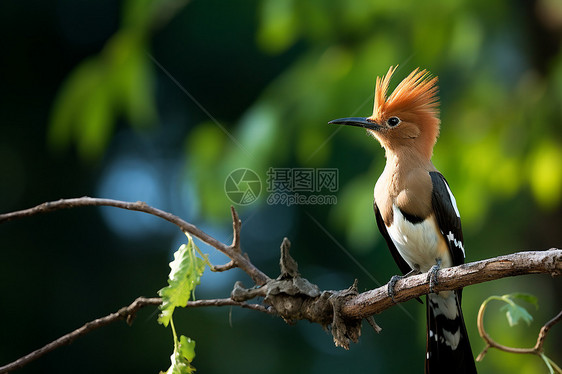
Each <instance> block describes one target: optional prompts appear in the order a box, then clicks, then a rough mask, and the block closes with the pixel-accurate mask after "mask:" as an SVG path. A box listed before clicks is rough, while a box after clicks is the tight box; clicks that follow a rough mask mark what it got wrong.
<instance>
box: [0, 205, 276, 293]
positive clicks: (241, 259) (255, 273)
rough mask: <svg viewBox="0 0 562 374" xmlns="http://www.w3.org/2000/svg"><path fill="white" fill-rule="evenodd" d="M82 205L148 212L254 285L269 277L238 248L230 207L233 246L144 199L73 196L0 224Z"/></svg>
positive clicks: (8, 216) (235, 221) (11, 215)
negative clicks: (221, 258)
mask: <svg viewBox="0 0 562 374" xmlns="http://www.w3.org/2000/svg"><path fill="white" fill-rule="evenodd" d="M85 206H112V207H115V208H121V209H126V210H135V211H138V212H143V213H148V214H151V215H153V216H156V217H159V218H162V219H164V220H166V221H168V222H171V223H173V224H174V225H176V226H178V227H179V228H180V229H181V230H182V231H184V232H188V233H189V234H191V235H193V236H195V237H197V238H198V239H200V240H201V241H203V242H205V243H207V244H209V245H210V246H212V247H214V248H216V249H218V250H219V251H221V252H222V253H224V254H225V255H227V256H228V257H230V258H231V259H232V261H233V264H234V266H236V267H239V268H240V269H242V270H243V271H244V272H246V273H247V274H248V275H249V276H250V277H251V278H252V280H253V281H254V282H255V283H256V284H257V285H262V284H265V282H267V281H268V280H269V277H268V276H267V275H265V274H264V273H263V272H262V271H261V270H259V269H258V268H256V267H255V266H254V265H253V264H252V263H251V262H250V260H249V259H248V258H247V257H246V256H244V254H243V253H242V251H241V250H240V226H241V223H240V220H239V218H238V214H237V213H236V211H235V210H234V208H232V219H233V229H234V235H233V236H234V240H233V242H232V245H226V244H224V243H222V242H220V241H218V240H217V239H215V238H213V237H212V236H210V235H209V234H207V233H205V232H204V231H203V230H200V229H199V228H197V227H196V226H195V225H192V224H191V223H189V222H186V221H184V220H183V219H181V218H179V217H178V216H175V215H173V214H171V213H168V212H165V211H163V210H160V209H157V208H153V207H151V206H150V205H148V204H146V203H145V202H143V201H137V202H126V201H119V200H112V199H98V198H92V197H87V196H84V197H79V198H75V199H60V200H57V201H50V202H46V203H43V204H40V205H37V206H35V207H33V208H29V209H25V210H19V211H16V212H11V213H6V214H1V215H0V223H4V222H8V221H12V220H14V219H17V218H24V217H30V216H34V215H36V214H39V213H48V212H53V211H55V210H61V209H70V208H78V207H85Z"/></svg>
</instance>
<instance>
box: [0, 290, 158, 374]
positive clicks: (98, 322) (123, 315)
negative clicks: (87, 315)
mask: <svg viewBox="0 0 562 374" xmlns="http://www.w3.org/2000/svg"><path fill="white" fill-rule="evenodd" d="M161 302H162V300H161V299H160V298H158V297H157V298H150V299H147V298H144V297H139V298H137V299H136V300H135V301H133V303H131V305H129V306H127V307H124V308H121V309H119V310H118V311H117V312H115V313H111V314H110V315H107V316H105V317H102V318H98V319H95V320H93V321H91V322H88V323H86V324H84V325H83V326H82V327H80V328H78V329H76V330H74V331H72V332H70V333H68V334H66V335H63V336H61V337H60V338H58V339H57V340H55V341H53V342H51V343H49V344H47V345H45V346H43V347H41V348H39V349H37V350H35V351H33V352H31V353H30V354H28V355H25V356H23V357H21V358H19V359H17V360H16V361H14V362H12V363H9V364H7V365H4V366H2V367H0V373H7V372H9V371H12V370H16V369H19V368H21V367H23V366H24V365H26V364H28V363H30V362H31V361H34V360H36V359H38V358H39V357H41V356H43V355H44V354H46V353H48V352H51V351H52V350H54V349H56V348H59V347H60V346H63V345H67V344H70V343H72V342H73V341H74V340H75V339H76V338H78V337H80V336H82V335H85V334H87V333H89V332H90V331H92V330H95V329H98V328H100V327H103V326H106V325H108V324H110V323H112V322H115V321H118V320H123V319H125V320H128V321H131V320H132V317H133V316H134V315H135V313H136V312H137V310H139V309H140V308H142V307H144V306H147V305H160V303H161Z"/></svg>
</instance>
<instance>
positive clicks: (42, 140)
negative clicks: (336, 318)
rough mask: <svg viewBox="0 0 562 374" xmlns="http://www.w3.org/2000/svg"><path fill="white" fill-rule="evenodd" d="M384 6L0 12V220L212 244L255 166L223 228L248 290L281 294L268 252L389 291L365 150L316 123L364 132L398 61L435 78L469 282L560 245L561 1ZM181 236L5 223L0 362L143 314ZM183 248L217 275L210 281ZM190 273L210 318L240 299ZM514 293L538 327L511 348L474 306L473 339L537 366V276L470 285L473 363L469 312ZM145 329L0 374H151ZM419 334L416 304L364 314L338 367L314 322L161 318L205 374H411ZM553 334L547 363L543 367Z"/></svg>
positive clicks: (548, 291)
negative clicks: (15, 216) (47, 204)
mask: <svg viewBox="0 0 562 374" xmlns="http://www.w3.org/2000/svg"><path fill="white" fill-rule="evenodd" d="M392 3H393V4H388V2H375V1H373V2H368V1H326V2H321V1H307V2H298V1H292V0H264V1H228V2H221V1H216V0H208V1H201V0H194V1H192V2H188V3H184V2H181V1H173V0H161V1H133V0H131V1H124V2H111V1H70V0H66V1H62V0H61V1H20V2H2V3H1V5H0V25H1V26H0V28H1V32H2V43H1V46H2V48H1V58H0V64H1V65H0V114H1V118H0V212H9V211H13V210H18V209H24V208H28V207H31V206H34V205H36V204H39V203H42V202H44V201H50V200H56V199H59V198H68V197H79V196H83V195H89V196H96V197H109V198H116V199H123V200H127V201H136V200H143V201H146V202H147V203H148V204H151V205H153V206H156V207H158V208H161V209H164V210H166V211H169V212H172V213H174V214H177V215H179V216H181V217H182V218H184V219H186V220H187V221H189V222H192V223H194V224H196V225H197V226H198V227H200V228H202V229H203V230H205V231H206V232H208V233H210V234H211V235H213V236H215V237H217V238H218V239H220V240H222V241H224V242H230V240H231V223H230V214H229V206H230V205H231V204H232V202H231V201H229V200H228V198H227V196H226V194H225V191H224V181H225V179H226V178H227V176H228V175H229V173H230V172H231V171H233V170H235V169H238V168H250V169H252V170H254V171H255V172H256V173H257V174H258V175H259V176H260V179H261V181H262V193H261V195H260V197H259V199H258V200H257V201H256V202H254V203H253V204H250V205H247V206H239V207H237V208H238V210H239V212H240V215H241V218H242V220H243V222H244V224H243V228H242V244H243V250H244V251H245V252H247V253H248V254H249V256H250V258H251V259H252V261H253V262H254V263H255V264H256V265H257V266H258V267H259V268H260V269H262V270H263V271H265V272H266V273H267V274H268V275H270V276H272V277H275V276H276V275H277V274H278V271H279V270H278V248H279V245H280V244H281V240H282V238H283V237H284V236H287V237H289V238H290V240H291V241H292V243H293V247H292V254H293V256H294V257H295V259H296V260H297V261H298V262H299V266H300V268H299V269H300V272H301V273H302V274H303V276H305V277H307V278H308V279H310V280H311V281H312V282H314V283H316V284H318V285H319V286H320V287H321V288H323V289H343V288H347V287H348V286H349V285H350V284H351V283H352V282H353V280H354V279H355V278H357V279H358V280H359V287H360V290H361V291H363V290H367V289H371V288H374V287H377V286H378V285H380V284H384V283H386V281H387V280H388V279H389V278H390V276H392V275H393V274H395V273H397V271H398V269H397V268H396V266H395V265H394V264H393V262H392V260H391V257H390V256H389V253H388V251H387V249H386V248H385V245H384V242H383V241H382V240H381V237H380V235H379V234H378V231H377V230H376V228H375V222H374V217H373V213H372V188H373V185H374V183H375V181H376V179H377V178H378V175H379V174H380V172H381V171H382V168H383V166H384V155H383V151H382V150H381V149H380V147H379V145H378V144H377V143H376V142H375V141H374V140H373V139H372V138H370V137H367V136H365V134H364V133H363V131H361V130H358V129H351V128H345V129H341V130H340V129H337V128H333V127H330V126H328V125H327V122H328V121H329V120H331V119H334V118H338V117H346V116H352V115H357V116H359V115H361V116H365V115H369V114H370V112H371V108H372V91H373V86H374V81H375V77H376V76H377V75H379V76H380V75H383V74H384V73H386V71H387V70H388V67H389V66H390V65H396V64H400V67H399V69H398V70H397V72H396V76H395V79H394V80H393V83H392V84H391V85H392V86H394V85H396V84H397V83H398V81H399V80H400V79H402V78H403V77H404V76H406V75H407V74H408V73H409V72H410V71H411V70H413V69H414V68H416V67H418V66H420V67H422V68H427V69H429V70H430V71H431V72H432V73H433V74H434V75H438V76H439V78H440V93H441V101H442V106H441V109H442V115H441V118H442V129H441V136H440V140H439V142H438V144H437V146H436V148H435V154H434V158H433V160H434V163H435V165H436V166H437V167H438V168H439V169H440V170H441V171H442V172H443V174H444V175H446V176H447V179H448V181H449V183H450V185H451V187H452V190H453V191H454V193H455V196H456V198H457V202H458V205H459V209H460V211H461V215H462V217H463V227H464V233H465V241H466V245H465V247H466V248H467V261H474V260H478V259H483V258H488V257H494V256H498V255H502V254H508V253H512V252H516V251H521V250H544V249H548V248H551V247H558V248H560V247H561V245H562V213H561V210H560V206H561V204H562V148H561V145H562V137H561V135H562V132H561V124H562V122H561V119H562V118H561V117H562V110H561V108H562V105H561V103H562V54H561V49H560V44H561V35H562V7H561V6H560V3H559V2H558V1H555V0H537V1H514V2H508V1H498V2H489V1H487V0H486V1H455V2H451V1H429V2H416V1H405V2H400V3H399V4H398V2H392ZM394 3H396V4H394ZM232 139H235V140H236V141H233V140H232ZM270 167H273V168H294V167H307V168H321V167H326V168H337V169H338V172H339V184H338V191H337V192H335V193H331V192H326V191H323V192H322V194H333V195H335V196H336V197H337V204H331V205H318V204H316V205H310V204H309V205H298V206H297V205H294V206H290V207H288V206H284V205H279V204H277V205H269V204H267V201H266V199H267V196H268V192H267V191H265V188H266V186H267V182H266V181H267V175H266V172H267V170H268V169H269V168H270ZM311 194H312V193H308V194H307V193H304V195H311ZM326 232H329V233H330V235H327V234H326ZM182 235H183V234H181V232H179V231H178V230H177V229H176V228H175V227H173V226H172V225H170V224H166V223H163V222H160V221H158V220H157V219H155V218H152V217H148V216H145V215H143V214H141V213H134V212H122V211H119V210H116V209H111V208H107V209H97V208H81V209H75V210H67V211H58V212H54V213H50V214H47V215H39V216H35V217H31V218H26V219H22V220H18V221H13V222H9V223H5V224H2V225H0V292H1V294H2V302H1V307H0V364H2V365H3V364H5V363H8V362H11V361H13V360H15V359H17V358H18V357H20V356H22V355H24V354H26V353H28V352H30V351H32V350H34V349H36V348H39V347H41V346H43V345H44V344H46V343H48V342H50V341H52V340H54V339H56V338H57V337H59V336H61V335H62V334H65V333H67V332H69V331H71V330H73V329H75V328H77V327H79V326H81V325H82V324H83V323H85V322H86V321H89V320H92V319H95V318H98V317H101V316H103V315H107V314H109V313H111V312H113V311H116V310H117V309H119V308H120V307H122V306H124V305H128V304H129V303H130V302H132V301H133V300H134V299H135V298H136V297H137V296H141V295H143V296H155V295H156V293H157V291H158V290H159V289H160V288H162V287H164V286H165V285H166V277H167V275H168V272H169V267H168V263H169V262H170V261H171V259H172V253H173V251H174V250H175V249H177V248H178V246H179V245H180V244H181V243H183V242H184V241H185V238H182ZM200 248H201V249H202V251H204V252H206V253H209V254H210V258H211V262H212V263H214V264H221V263H224V262H226V261H227V260H226V259H225V258H224V256H221V255H219V254H217V253H216V251H215V250H214V249H212V248H210V247H208V246H206V245H204V244H202V243H201V244H200ZM348 254H349V255H348ZM358 264H360V265H361V266H358ZM362 268H364V269H366V271H364V270H363V269H362ZM207 273H208V274H205V275H204V277H203V280H202V284H201V285H200V286H199V287H198V288H197V290H196V296H197V298H212V297H227V296H228V295H229V293H230V290H231V289H232V285H233V283H234V281H236V280H242V281H244V282H245V283H246V285H248V286H249V285H250V281H249V278H248V277H247V276H245V275H244V274H242V273H241V272H240V271H231V272H228V273H224V274H211V273H210V272H209V271H208V270H207ZM510 292H528V293H532V294H534V295H536V296H537V297H538V298H539V305H540V308H539V309H538V310H535V308H534V307H533V306H530V305H526V306H527V307H528V308H529V310H530V312H531V313H532V314H533V316H534V318H535V320H534V322H533V323H532V324H531V325H530V326H529V327H527V326H525V325H524V324H522V325H518V326H516V327H514V328H509V327H508V326H507V323H506V320H505V316H504V314H503V313H502V312H500V311H498V310H497V308H495V307H494V306H492V307H491V308H490V310H489V311H488V313H487V315H486V321H487V328H489V330H490V333H491V334H492V335H493V336H494V337H496V338H497V340H498V341H500V342H502V343H505V344H511V345H514V346H522V347H526V346H532V345H534V340H535V338H536V334H537V332H538V330H539V328H540V327H541V326H542V325H543V324H544V323H545V322H546V321H547V320H549V319H550V318H552V317H553V316H554V315H555V314H556V313H557V312H558V311H559V310H560V307H561V305H562V303H561V301H560V281H559V280H558V279H553V278H551V277H549V276H546V275H542V276H523V277H517V278H509V279H503V280H500V281H495V282H490V283H486V284H481V285H476V286H472V287H469V288H467V289H466V290H465V291H464V298H463V305H464V308H463V309H464V311H465V320H466V321H467V325H468V330H469V333H470V336H471V342H472V346H473V350H474V353H475V354H477V353H479V351H480V350H481V349H482V348H483V343H482V341H481V340H480V338H479V337H478V334H477V331H476V323H475V319H476V314H477V312H478V308H479V305H480V304H481V302H482V301H483V300H484V299H485V298H487V297H488V296H490V295H502V294H506V293H510ZM498 305H499V303H498ZM157 313H158V312H157V310H156V308H145V309H144V310H142V311H141V312H139V313H138V316H137V318H136V320H135V322H134V324H133V325H132V326H131V327H129V326H127V325H126V324H125V323H115V324H113V325H111V326H108V327H105V328H103V329H101V330H98V331H95V332H93V333H91V334H88V335H87V336H86V337H83V338H80V339H79V340H77V341H75V342H74V343H72V345H70V346H66V347H63V348H60V349H58V350H56V351H55V352H53V353H50V354H48V355H46V356H44V357H43V358H41V359H39V360H37V361H36V362H34V363H32V364H30V365H28V366H26V367H25V368H24V369H22V370H20V371H19V372H21V373H26V372H27V373H32V372H58V373H64V372H76V371H79V372H84V373H87V372H92V373H94V372H118V371H124V372H149V373H156V372H158V371H159V370H166V368H167V367H168V366H169V356H170V354H171V352H172V349H173V347H172V339H171V331H170V330H169V329H166V328H164V327H162V326H160V325H159V324H158V323H157V322H156V318H157ZM424 313H425V307H424V306H421V305H419V304H417V303H416V302H409V303H406V304H404V306H403V308H398V307H395V308H392V309H390V310H387V311H385V312H384V313H383V314H381V315H379V316H376V320H377V322H378V323H379V324H380V325H381V326H382V327H383V332H382V333H381V334H380V335H376V334H375V333H374V332H373V331H372V330H371V329H370V328H369V327H368V326H365V329H364V331H363V335H362V337H361V339H360V341H359V343H358V344H353V345H352V347H351V349H350V350H349V351H344V350H343V349H341V348H335V347H334V346H333V343H332V341H331V337H330V335H329V334H328V333H326V332H324V331H322V329H321V328H320V327H319V326H317V325H312V324H309V323H307V322H299V323H297V324H296V325H295V326H288V325H286V324H285V323H284V322H283V321H282V320H281V319H279V318H273V317H270V316H266V315H262V314H260V313H258V312H253V311H246V310H240V309H237V308H208V309H203V310H202V309H198V310H178V311H177V312H176V314H175V316H174V317H175V318H174V321H175V323H176V328H177V330H178V332H179V333H180V334H184V335H187V336H189V337H191V338H192V339H194V340H195V341H196V342H197V346H196V354H197V356H196V358H195V361H194V366H195V367H196V368H197V369H198V372H201V373H206V372H222V371H229V372H237V373H238V372H239V373H254V372H255V373H263V372H269V373H281V372H287V371H292V372H306V373H321V372H335V371H337V372H341V371H345V372H365V371H370V372H377V373H387V372H421V370H422V365H423V359H424V346H425V327H424V325H425V315H424ZM558 330H559V327H558V326H556V327H555V328H553V330H552V332H551V335H550V336H549V338H548V341H547V344H546V353H547V354H548V355H549V356H550V357H551V358H553V359H554V360H555V361H557V363H558V364H559V365H560V363H561V362H562V356H561V355H560V349H559V347H560V346H561V345H562V338H561V337H562V335H561V334H560V332H559V331H558ZM477 365H478V368H479V371H480V372H482V373H497V372H518V373H543V372H547V369H546V367H545V366H544V364H543V363H542V361H541V360H540V359H539V358H537V357H534V356H515V355H509V354H505V353H501V352H497V351H491V352H489V353H488V355H487V356H486V358H485V359H484V361H483V362H482V363H478V364H477Z"/></svg>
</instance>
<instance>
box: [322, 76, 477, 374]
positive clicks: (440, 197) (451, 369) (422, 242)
mask: <svg viewBox="0 0 562 374" xmlns="http://www.w3.org/2000/svg"><path fill="white" fill-rule="evenodd" d="M397 67H398V66H391V67H390V68H389V70H388V72H387V73H386V74H385V75H384V76H383V77H382V78H381V77H377V79H376V83H375V97H374V108H373V114H372V115H371V116H370V117H347V118H340V119H336V120H333V121H330V122H329V124H337V125H348V126H357V127H362V128H365V129H366V130H367V133H368V134H369V135H372V136H373V137H374V138H375V139H376V140H378V142H379V143H380V145H381V146H382V147H383V148H384V151H385V157H386V165H385V167H384V170H383V172H382V174H381V175H380V177H379V178H378V180H377V182H376V184H375V188H374V204H373V207H374V211H375V217H376V222H377V226H378V229H379V231H380V232H381V234H382V236H383V237H384V239H385V242H386V244H387V246H388V248H389V250H390V253H391V254H392V257H393V259H394V261H395V262H396V264H397V265H398V268H399V269H400V271H401V272H402V273H403V274H404V276H408V275H411V274H416V273H426V272H427V273H428V274H429V275H428V278H429V281H430V293H429V294H428V295H427V296H426V314H427V334H426V357H425V373H430V374H439V373H457V374H458V373H476V365H475V362H474V356H473V354H472V349H471V346H470V342H469V339H468V334H467V330H466V326H465V323H464V317H463V313H462V309H461V298H462V289H459V290H454V291H440V292H438V293H434V287H435V285H436V284H437V281H438V277H437V274H438V270H439V269H442V268H445V267H451V266H456V265H460V264H463V263H464V258H465V249H464V241H463V234H462V227H461V219H460V213H459V209H458V207H457V203H456V200H455V197H454V195H453V193H452V192H451V188H450V187H449V184H448V182H447V180H446V179H445V177H444V176H443V175H442V174H441V173H440V172H439V171H438V170H437V169H436V168H435V166H434V165H433V163H432V161H431V158H432V155H433V148H434V146H435V143H436V142H437V138H438V136H439V132H440V124H441V120H440V117H439V97H438V93H439V88H438V85H437V82H438V77H437V76H432V75H431V74H430V73H429V72H428V71H427V70H425V69H423V70H421V69H420V68H416V69H415V70H413V71H412V72H411V73H410V74H409V75H408V76H406V78H404V79H403V80H402V81H401V82H400V83H399V84H398V85H397V86H396V88H395V89H394V90H393V92H392V93H391V94H390V95H389V96H387V91H388V88H389V84H390V80H391V77H392V76H393V74H394V72H395V71H396V68H397ZM404 276H394V277H392V279H391V281H390V282H389V286H388V293H389V295H390V296H391V297H392V299H393V300H394V290H393V289H394V284H395V283H396V281H397V280H398V279H400V278H403V277H404ZM420 301H421V300H420Z"/></svg>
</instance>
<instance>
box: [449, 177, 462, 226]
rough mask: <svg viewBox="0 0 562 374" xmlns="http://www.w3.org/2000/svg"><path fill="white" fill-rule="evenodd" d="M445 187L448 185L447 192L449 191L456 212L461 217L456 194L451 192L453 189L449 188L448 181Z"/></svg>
mask: <svg viewBox="0 0 562 374" xmlns="http://www.w3.org/2000/svg"><path fill="white" fill-rule="evenodd" d="M445 187H447V192H448V193H449V198H451V203H452V204H453V208H454V209H455V213H456V214H457V217H459V218H461V214H460V213H459V208H457V200H456V199H455V196H454V195H453V193H452V192H451V189H450V188H449V185H448V184H447V183H445Z"/></svg>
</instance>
